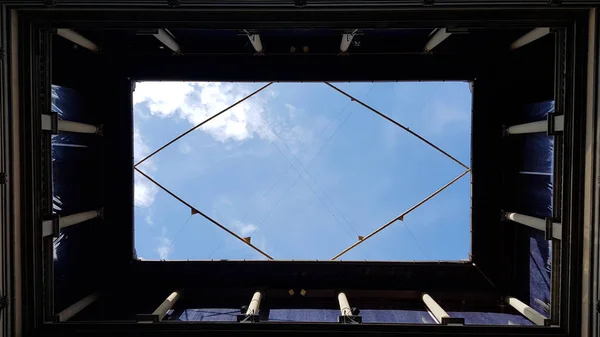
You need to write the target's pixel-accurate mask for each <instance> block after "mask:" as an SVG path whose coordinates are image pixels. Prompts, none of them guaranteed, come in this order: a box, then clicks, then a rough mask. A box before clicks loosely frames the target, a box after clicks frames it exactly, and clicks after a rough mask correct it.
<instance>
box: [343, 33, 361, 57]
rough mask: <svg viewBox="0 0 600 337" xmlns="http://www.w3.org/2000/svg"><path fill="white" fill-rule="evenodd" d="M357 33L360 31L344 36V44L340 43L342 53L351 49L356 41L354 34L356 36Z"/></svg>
mask: <svg viewBox="0 0 600 337" xmlns="http://www.w3.org/2000/svg"><path fill="white" fill-rule="evenodd" d="M357 31H358V29H355V30H354V31H353V32H352V33H346V34H342V42H340V51H341V52H342V53H345V52H347V51H348V48H350V44H351V43H352V40H353V39H354V34H356V32H357Z"/></svg>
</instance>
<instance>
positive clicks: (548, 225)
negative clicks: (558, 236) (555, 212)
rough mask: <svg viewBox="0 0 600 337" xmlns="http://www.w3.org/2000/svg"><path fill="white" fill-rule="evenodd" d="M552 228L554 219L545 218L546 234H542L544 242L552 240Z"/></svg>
mask: <svg viewBox="0 0 600 337" xmlns="http://www.w3.org/2000/svg"><path fill="white" fill-rule="evenodd" d="M553 226H554V219H553V218H552V217H546V232H545V233H544V234H545V236H546V240H552V239H553V235H552V233H554V232H553V228H552V227H553Z"/></svg>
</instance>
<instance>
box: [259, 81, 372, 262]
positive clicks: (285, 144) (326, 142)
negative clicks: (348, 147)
mask: <svg viewBox="0 0 600 337" xmlns="http://www.w3.org/2000/svg"><path fill="white" fill-rule="evenodd" d="M374 86H375V83H373V84H372V85H371V87H370V88H369V90H367V92H366V93H365V97H366V96H368V94H369V93H370V92H371V90H372V89H373V87H374ZM350 103H352V101H349V102H348V103H347V104H346V105H345V106H344V108H343V109H342V110H341V111H340V113H338V114H337V115H336V117H335V118H334V119H333V120H332V121H331V122H330V123H329V124H328V125H327V127H325V128H324V129H323V131H322V132H321V135H322V134H323V133H324V132H325V130H327V128H329V126H330V125H331V124H332V123H333V122H334V121H335V119H336V118H337V117H338V116H339V115H340V114H341V113H343V111H344V110H345V109H346V107H347V106H349V105H350ZM353 112H354V110H353V111H351V112H350V113H349V114H348V115H347V116H346V118H345V119H344V120H343V121H342V123H341V124H340V125H339V126H338V127H337V129H336V130H335V131H334V133H333V134H332V135H331V136H330V137H329V138H328V139H327V141H325V143H323V145H322V146H321V148H320V149H319V151H318V152H317V154H316V155H315V156H314V157H313V159H312V160H311V162H310V163H309V164H308V165H307V166H306V167H305V166H303V165H302V162H301V161H300V159H299V158H298V157H297V156H296V155H295V154H294V152H293V151H292V150H291V149H290V147H289V146H288V145H287V143H286V142H285V141H284V140H283V139H282V138H281V137H280V136H279V135H277V133H275V131H274V128H273V126H272V125H271V124H270V123H269V121H268V119H267V118H265V117H264V116H263V115H262V113H261V117H263V119H264V120H265V122H266V123H267V125H268V126H269V127H270V131H271V132H272V133H273V134H274V135H275V137H277V138H278V139H279V141H281V143H282V144H283V145H284V146H285V147H286V148H287V150H288V151H289V152H290V153H291V154H292V156H293V157H294V158H295V159H296V161H297V162H298V165H299V166H300V167H301V169H302V172H300V171H299V170H298V168H296V166H295V165H294V164H293V163H292V162H291V161H290V160H289V159H288V158H287V157H286V156H285V155H284V154H283V152H282V151H281V149H280V148H279V147H278V146H277V145H276V144H275V142H274V141H271V143H273V145H274V146H275V148H276V149H277V150H278V151H279V153H280V154H281V155H282V156H283V157H284V158H285V159H286V160H287V161H288V163H289V164H290V166H291V167H292V168H294V170H295V171H296V173H297V174H298V176H297V177H296V179H295V180H294V181H293V182H292V184H291V185H290V187H289V188H288V189H287V190H286V192H285V193H284V194H283V195H282V197H281V198H280V199H279V200H278V201H277V203H276V204H275V205H274V206H273V207H272V208H271V209H270V210H269V212H268V214H267V215H266V216H265V218H263V220H262V221H261V223H260V224H259V226H260V225H262V224H263V223H264V221H266V219H267V218H268V217H269V216H270V215H271V213H272V211H273V210H274V209H275V208H276V207H277V206H278V205H279V203H280V202H281V201H282V200H283V198H284V197H285V196H286V195H287V193H288V192H289V191H290V190H291V188H292V187H293V186H294V185H295V183H296V182H297V181H298V179H300V178H301V179H302V180H304V182H305V183H306V184H307V186H308V187H309V188H310V189H311V191H312V192H313V193H314V194H315V195H316V196H317V198H319V200H320V201H321V203H322V204H323V206H325V208H326V209H327V210H328V211H329V213H330V214H331V215H332V216H333V218H334V219H335V220H336V221H337V222H338V223H339V224H340V225H342V228H344V230H345V231H346V233H347V234H348V235H349V236H350V237H351V238H352V235H351V234H350V233H349V232H348V230H347V229H346V226H345V225H344V222H345V223H346V224H347V226H348V227H349V228H350V229H352V231H353V232H354V233H355V234H356V236H358V232H357V231H356V230H355V229H354V227H353V226H352V225H351V223H350V221H348V219H347V218H346V217H345V216H344V214H343V213H342V212H341V211H340V209H339V208H338V207H337V205H336V204H335V202H333V200H332V199H331V198H330V197H329V196H328V195H327V193H326V192H325V191H324V190H323V189H322V188H321V186H320V185H319V184H318V183H317V181H316V179H315V178H314V177H313V176H312V175H311V174H310V172H309V171H308V168H309V166H310V165H311V164H312V163H313V162H314V161H315V160H316V158H317V157H318V156H319V154H320V153H321V152H322V150H323V149H324V148H325V146H326V145H327V144H328V143H329V141H331V139H332V138H333V137H334V136H335V135H336V134H337V132H338V131H339V130H340V128H341V127H342V126H343V125H344V124H345V123H346V121H347V120H348V118H349V117H350V115H352V113H353ZM259 127H260V125H259ZM261 129H262V127H261ZM263 132H264V130H263ZM265 134H266V135H268V133H266V132H265ZM315 141H316V139H315V140H314V141H313V143H312V144H314V142H315ZM312 144H311V145H310V146H312ZM310 146H309V147H310ZM288 170H289V168H288ZM286 173H287V171H286V172H285V173H284V175H285V174H286ZM304 173H306V174H307V176H308V177H309V178H310V179H311V180H312V181H313V182H314V184H315V186H317V188H318V189H319V190H320V191H321V193H322V194H323V195H324V196H325V198H327V199H328V201H329V202H330V203H331V205H332V206H333V207H334V208H335V210H336V211H337V213H339V215H340V217H341V218H343V221H342V220H341V219H340V218H338V217H337V216H336V215H335V213H334V212H333V211H332V210H331V208H330V207H329V206H328V205H327V204H326V203H325V201H324V200H323V199H322V198H321V197H320V195H319V194H318V193H317V192H316V191H315V190H314V189H313V187H312V186H311V184H310V183H309V182H308V181H307V180H306V179H305V178H304V177H303V174H304ZM361 248H362V247H361ZM363 254H366V253H365V252H364V251H363Z"/></svg>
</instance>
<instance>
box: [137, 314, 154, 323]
mask: <svg viewBox="0 0 600 337" xmlns="http://www.w3.org/2000/svg"><path fill="white" fill-rule="evenodd" d="M135 319H136V321H138V322H144V323H157V322H159V321H160V320H159V317H158V315H153V314H137V315H136V316H135Z"/></svg>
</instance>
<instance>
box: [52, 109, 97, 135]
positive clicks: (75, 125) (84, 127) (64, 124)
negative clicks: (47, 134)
mask: <svg viewBox="0 0 600 337" xmlns="http://www.w3.org/2000/svg"><path fill="white" fill-rule="evenodd" d="M42 130H46V131H52V133H58V132H74V133H88V134H98V135H102V127H101V126H96V125H91V124H85V123H79V122H72V121H66V120H62V119H58V115H57V114H52V115H46V114H44V115H42Z"/></svg>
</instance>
